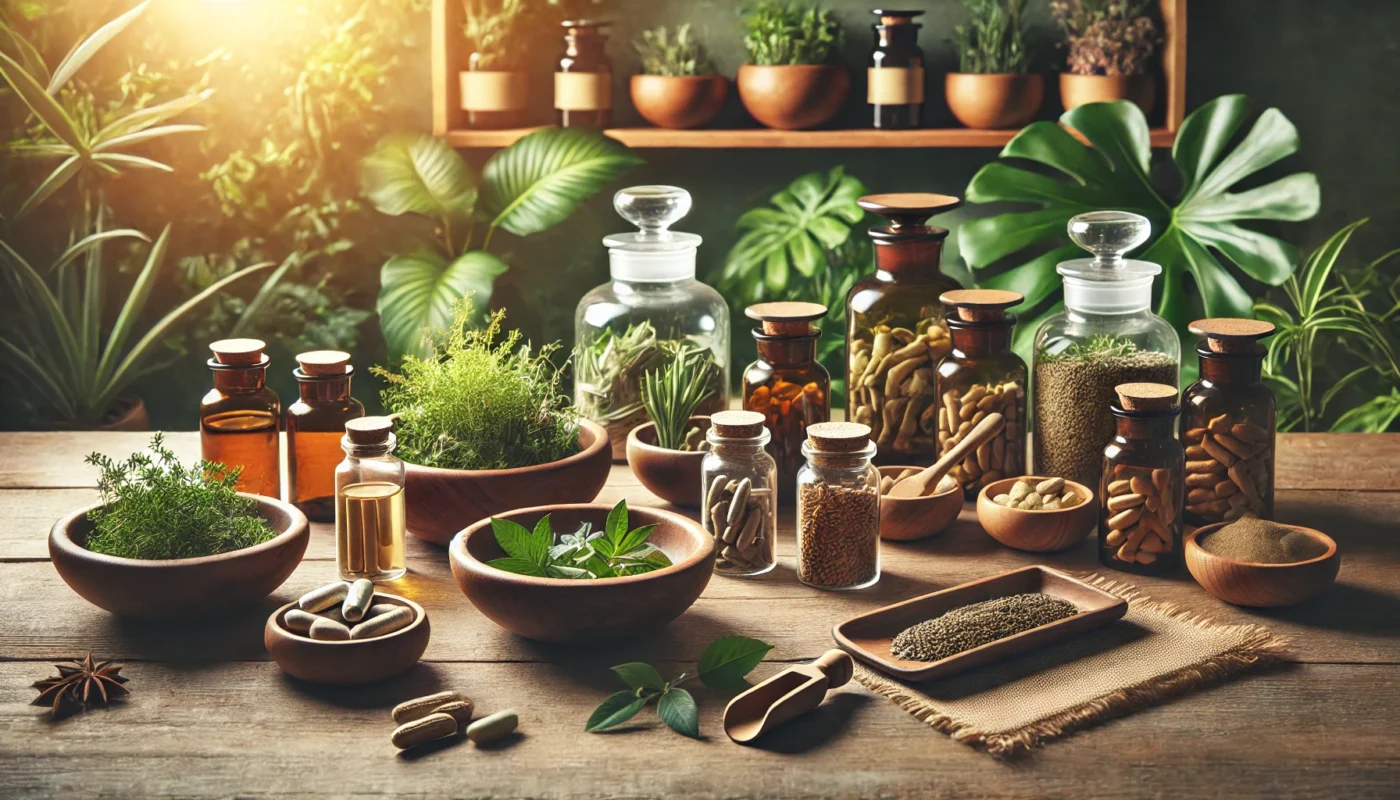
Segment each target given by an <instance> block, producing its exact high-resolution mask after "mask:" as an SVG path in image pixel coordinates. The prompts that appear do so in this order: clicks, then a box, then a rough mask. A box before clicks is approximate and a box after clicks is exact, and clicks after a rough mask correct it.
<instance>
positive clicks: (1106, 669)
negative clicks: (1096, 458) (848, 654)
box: [855, 576, 1287, 757]
mask: <svg viewBox="0 0 1400 800" xmlns="http://www.w3.org/2000/svg"><path fill="white" fill-rule="evenodd" d="M1085 580H1086V581H1087V582H1089V583H1091V584H1093V585H1094V586H1097V587H1099V588H1101V589H1104V590H1106V591H1109V592H1112V593H1113V594H1116V595H1118V596H1119V597H1123V598H1125V599H1127V600H1128V601H1129V605H1128V613H1127V614H1126V615H1125V616H1124V617H1123V618H1122V619H1121V620H1118V621H1117V622H1114V623H1112V624H1110V625H1107V626H1105V627H1103V628H1100V629H1098V630H1095V631H1090V632H1087V633H1084V634H1081V635H1079V636H1075V637H1072V638H1070V639H1066V640H1064V641H1062V642H1059V643H1057V644H1053V645H1049V646H1046V647H1042V648H1040V649H1038V650H1034V651H1031V652H1029V653H1025V654H1023V655H1020V656H1014V657H1012V658H1009V659H1007V660H1004V661H998V662H995V663H993V664H989V665H987V666H985V667H982V668H980V669H974V670H970V671H968V672H965V673H962V674H961V675H954V676H952V677H950V678H945V679H943V680H939V681H931V682H928V683H922V684H917V688H915V686H911V685H909V684H905V683H902V682H900V681H898V680H896V679H894V678H891V677H889V676H887V675H884V674H881V673H877V672H874V671H872V670H870V669H868V668H866V667H864V666H857V667H856V672H855V679H856V680H857V681H859V682H860V683H861V685H863V686H865V688H867V689H869V690H871V691H873V692H875V693H876V694H881V695H884V696H885V697H888V698H889V699H890V700H892V701H894V702H895V703H896V704H897V705H899V706H900V707H901V708H903V709H904V710H905V711H908V712H909V713H911V714H913V715H914V716H915V717H917V718H918V719H920V720H923V721H924V722H925V723H927V724H928V725H929V726H930V727H933V728H936V729H938V730H940V731H943V732H944V733H947V734H949V735H951V736H952V737H953V738H954V739H956V740H958V741H960V742H963V743H965V744H969V745H972V746H974V747H978V748H981V749H984V750H986V752H988V753H990V754H992V755H995V756H999V757H1006V756H1010V755H1013V754H1015V753H1017V752H1019V751H1023V750H1027V749H1030V748H1034V747H1039V746H1040V745H1042V744H1044V743H1046V742H1048V741H1051V740H1054V739H1056V738H1059V737H1060V736H1064V735H1066V734H1068V733H1070V732H1071V731H1074V730H1078V729H1080V728H1085V727H1088V726H1090V725H1094V724H1097V723H1098V722H1100V721H1101V720H1105V719H1109V718H1111V717H1115V716H1122V715H1124V714H1127V713H1130V712H1132V711H1135V710H1137V709H1140V708H1146V707H1149V706H1154V705H1157V704H1159V703H1162V702H1165V701H1166V700H1168V699H1169V698H1171V697H1174V696H1176V695H1180V694H1184V693H1186V692H1189V691H1192V690H1194V689H1197V688H1199V687H1202V686H1205V685H1207V684H1210V683H1214V682H1219V681H1223V680H1225V679H1228V678H1230V677H1231V676H1234V675H1238V674H1239V673H1242V672H1244V671H1246V670H1249V669H1253V668H1257V667H1260V666H1263V665H1265V664H1270V663H1275V662H1277V661H1280V660H1282V659H1283V657H1284V648H1285V645H1286V644H1287V643H1286V641H1285V640H1283V639H1282V638H1280V637H1277V636H1274V635H1273V634H1271V633H1269V631H1267V630H1265V629H1264V628H1261V627H1259V626H1258V625H1220V624H1216V623H1214V622H1211V621H1210V620H1208V619H1206V618H1204V617H1202V616H1200V615H1198V614H1192V613H1190V612H1187V611H1184V610H1182V609H1180V608H1178V607H1176V606H1173V605H1171V604H1167V603H1157V602H1152V601H1150V600H1148V599H1147V598H1145V597H1141V596H1139V594H1138V592H1137V590H1136V589H1135V588H1134V587H1132V586H1129V585H1127V584H1123V583H1119V582H1116V581H1111V580H1107V579H1104V578H1100V577H1096V576H1090V577H1088V578H1086V579H1085Z"/></svg>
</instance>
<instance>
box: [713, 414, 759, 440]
mask: <svg viewBox="0 0 1400 800" xmlns="http://www.w3.org/2000/svg"><path fill="white" fill-rule="evenodd" d="M764 419H766V418H765V417H764V416H763V415H762V414H760V413H758V412H757V411H720V412H718V413H716V414H713V415H711V416H710V428H711V429H713V430H714V432H715V435H716V436H719V437H721V438H724V439H754V438H757V437H758V436H759V435H760V434H762V433H763V421H764Z"/></svg>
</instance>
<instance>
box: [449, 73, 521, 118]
mask: <svg viewBox="0 0 1400 800" xmlns="http://www.w3.org/2000/svg"><path fill="white" fill-rule="evenodd" d="M461 82H462V108H463V109H465V110H467V111H514V110H516V109H521V108H524V107H525V105H526V101H527V100H528V99H529V97H530V81H529V77H528V76H527V75H526V74H525V73H523V72H463V73H462V74H461Z"/></svg>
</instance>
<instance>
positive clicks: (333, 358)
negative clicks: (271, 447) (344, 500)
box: [286, 350, 365, 522]
mask: <svg viewBox="0 0 1400 800" xmlns="http://www.w3.org/2000/svg"><path fill="white" fill-rule="evenodd" d="M354 373H355V368H354V367H352V366H350V354H349V353H342V352H340V351H339V350H313V351H311V352H309V353H302V354H301V355H298V356H297V368H296V369H295V370H292V374H293V375H294V376H295V377H296V379H297V388H298V390H299V392H300V396H299V397H298V398H297V401H296V402H295V403H292V404H291V405H289V406H287V417H286V425H287V501H288V502H290V503H291V504H292V505H294V506H296V507H297V508H299V509H301V510H302V513H304V514H306V518H307V519H310V520H314V521H316V522H330V521H332V520H333V519H335V465H336V464H338V463H340V460H341V458H342V455H343V454H342V452H341V449H340V439H341V437H343V436H344V435H345V423H346V422H349V421H350V420H352V419H357V418H359V417H363V416H364V415H365V407H364V406H363V405H361V404H360V401H359V400H356V399H355V398H353V397H351V396H350V376H351V375H353V374H354Z"/></svg>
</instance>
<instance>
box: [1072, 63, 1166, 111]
mask: <svg viewBox="0 0 1400 800" xmlns="http://www.w3.org/2000/svg"><path fill="white" fill-rule="evenodd" d="M1114 100H1131V101H1133V102H1134V103H1137V105H1138V108H1141V109H1142V113H1144V114H1150V113H1151V112H1152V106H1153V104H1155V103H1156V102H1157V76H1155V75H1072V74H1070V73H1068V72H1062V73H1060V101H1061V102H1062V103H1064V106H1065V110H1066V111H1069V110H1070V109H1072V108H1077V107H1079V106H1082V105H1084V104H1085V103H1108V102H1111V101H1114Z"/></svg>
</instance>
